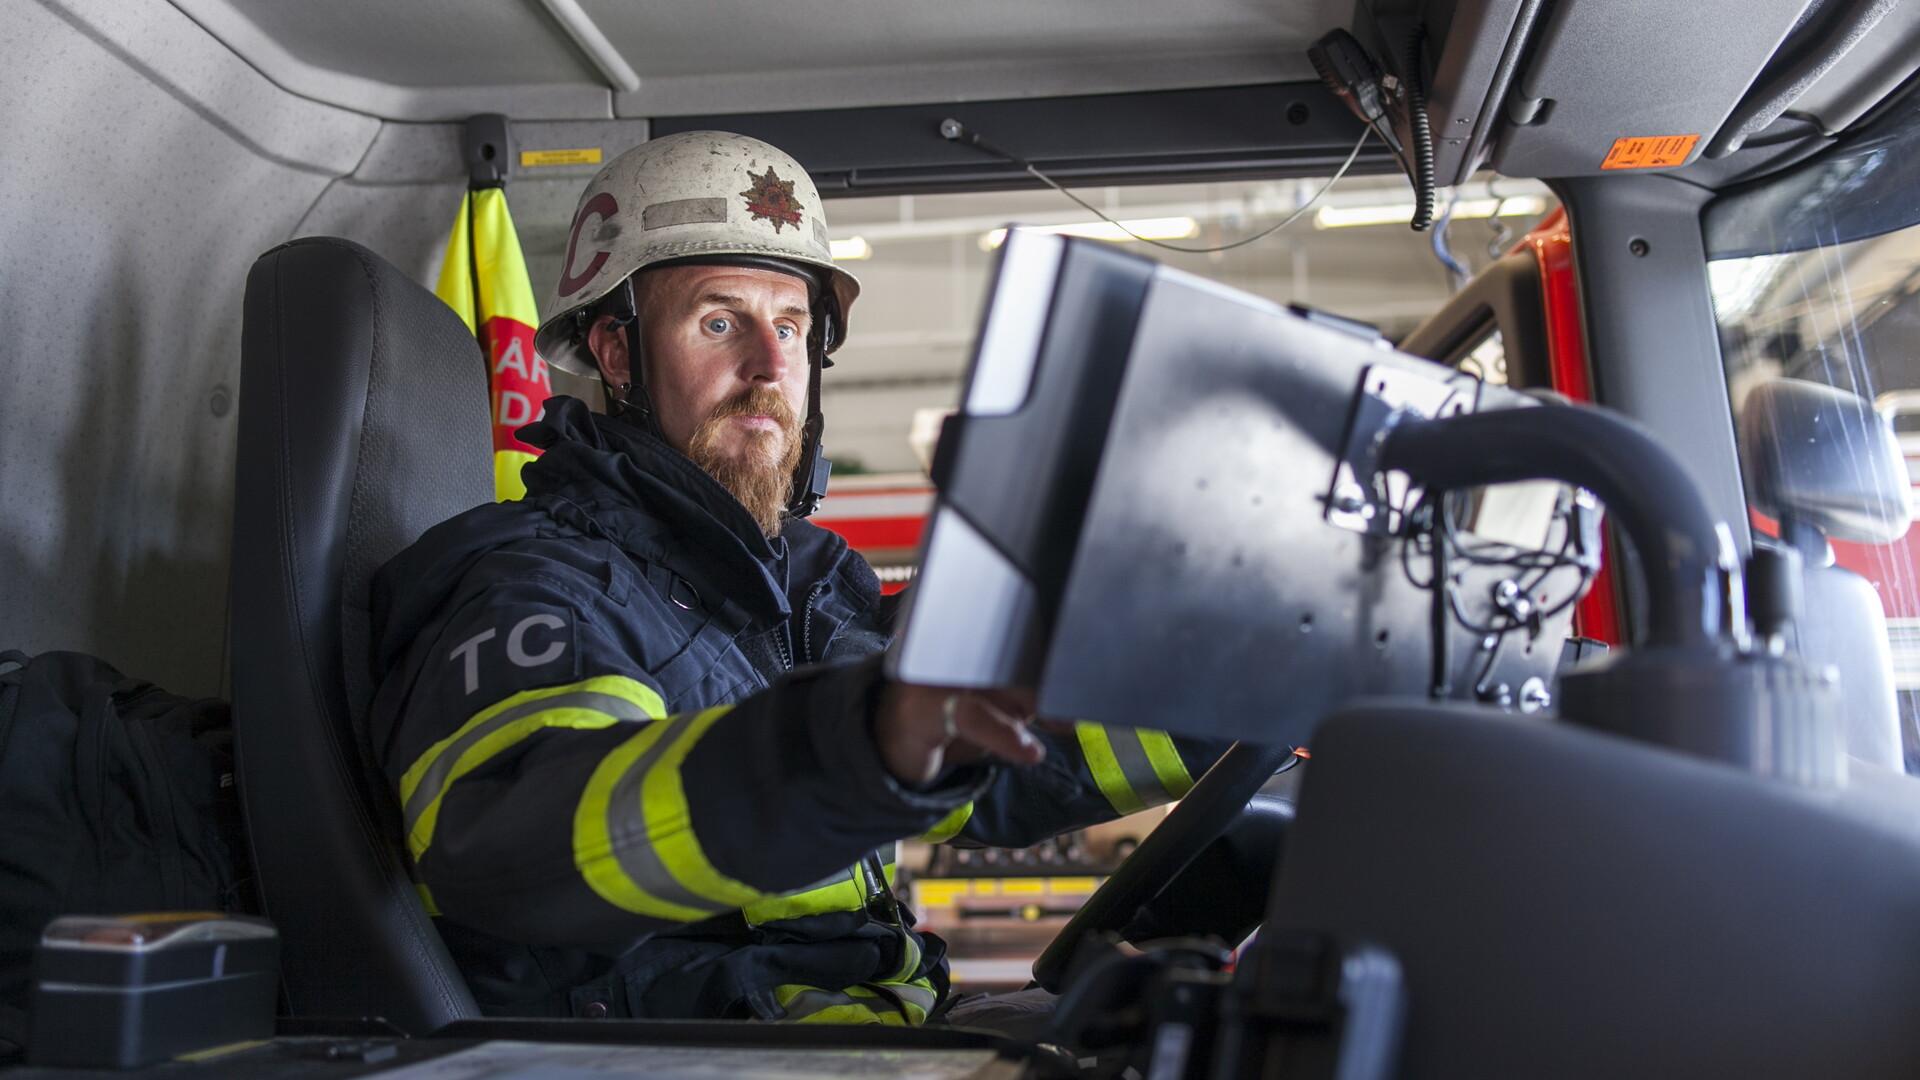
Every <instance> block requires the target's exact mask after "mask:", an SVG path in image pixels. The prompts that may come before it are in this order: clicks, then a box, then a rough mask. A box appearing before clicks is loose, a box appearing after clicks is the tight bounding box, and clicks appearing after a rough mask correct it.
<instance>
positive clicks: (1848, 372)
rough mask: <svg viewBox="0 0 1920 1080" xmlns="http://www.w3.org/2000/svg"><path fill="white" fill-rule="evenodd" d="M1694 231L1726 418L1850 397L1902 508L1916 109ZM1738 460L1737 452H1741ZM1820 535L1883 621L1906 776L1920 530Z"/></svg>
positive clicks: (1919, 613) (1865, 470) (1887, 119)
mask: <svg viewBox="0 0 1920 1080" xmlns="http://www.w3.org/2000/svg"><path fill="white" fill-rule="evenodd" d="M1706 235H1707V242H1708V250H1709V254H1710V259H1711V261H1710V262H1709V263H1708V267H1707V269H1708V275H1709V280H1710V285H1711V289H1712V293H1713V303H1714V309H1715V314H1716V316H1717V318H1718V320H1719V325H1720V340H1721V353H1722V356H1723V357H1724V359H1725V364H1726V374H1727V389H1728V394H1729V397H1730V398H1731V403H1732V406H1733V410H1734V414H1735V416H1736V417H1737V416H1739V415H1740V414H1741V410H1742V409H1743V408H1744V407H1745V406H1746V404H1747V402H1748V400H1749V398H1750V397H1751V395H1752V394H1753V393H1754V391H1755V390H1756V389H1757V388H1759V387H1761V386H1763V385H1766V384H1768V383H1770V382H1772V381H1773V380H1777V379H1782V378H1786V379H1800V380H1807V381H1811V382H1815V383H1819V384H1822V385H1824V386H1828V387H1834V388H1837V389H1840V390H1844V391H1847V392H1849V393H1851V394H1854V395H1858V397H1859V398H1861V399H1864V400H1865V401H1867V402H1870V403H1872V407H1873V408H1874V409H1875V410H1876V411H1877V412H1878V413H1879V414H1880V416H1881V418H1882V419H1883V420H1884V421H1885V422H1886V423H1887V425H1888V426H1889V427H1890V428H1891V431H1892V437H1893V439H1894V440H1895V442H1896V443H1897V445H1898V447H1899V452H1900V453H1901V454H1902V456H1904V458H1905V459H1906V468H1905V470H1904V474H1903V475H1902V474H1895V475H1896V480H1895V482H1896V483H1898V482H1899V481H1900V480H1902V479H1903V480H1904V481H1905V483H1906V485H1907V490H1906V491H1905V495H1906V496H1907V500H1908V504H1909V505H1910V506H1911V505H1913V492H1912V485H1913V483H1914V482H1915V481H1917V480H1920V102H1916V101H1914V100H1912V99H1910V100H1909V101H1908V102H1905V103H1902V104H1901V105H1899V106H1896V107H1895V109H1893V110H1891V111H1890V112H1889V114H1887V115H1885V116H1882V117H1881V118H1880V119H1879V120H1877V121H1876V122H1875V123H1874V124H1872V125H1870V126H1869V127H1868V128H1867V129H1866V131H1865V132H1864V133H1863V135H1862V137H1860V138H1858V139H1855V140H1852V141H1851V142H1850V144H1849V145H1846V146H1844V147H1842V148H1841V149H1840V150H1838V151H1836V152H1833V153H1830V154H1828V155H1826V156H1825V157H1823V158H1820V159H1816V160H1815V161H1813V162H1811V163H1809V164H1808V165H1805V166H1802V167H1800V168H1798V169H1796V170H1794V171H1792V172H1790V173H1788V174H1786V175H1784V176H1782V177H1779V178H1776V179H1770V180H1768V181H1765V182H1763V183H1761V184H1759V185H1757V186H1755V187H1752V188H1750V189H1748V190H1746V191H1742V192H1739V193H1736V194H1734V195H1731V196H1729V197H1726V198H1723V199H1722V200H1720V201H1719V202H1718V203H1716V204H1715V205H1714V206H1712V207H1710V208H1709V210H1708V212H1707V216H1706ZM1751 452H1752V451H1751V449H1750V448H1748V447H1744V446H1743V448H1742V453H1743V455H1745V454H1748V453H1751ZM1873 452H1874V451H1873V447H1871V446H1866V445H1863V446H1860V447H1858V448H1855V447H1854V446H1852V445H1848V446H1847V447H1846V448H1845V449H1844V450H1843V453H1857V454H1859V455H1861V456H1860V458H1859V460H1857V461H1855V462H1853V463H1852V464H1853V465H1854V466H1855V467H1854V468H1853V469H1852V470H1851V471H1852V472H1853V473H1854V475H1855V476H1856V477H1858V476H1861V475H1867V474H1870V473H1872V472H1873V465H1874V463H1873V462H1872V461H1870V460H1867V458H1866V456H1865V455H1868V454H1871V453H1873ZM1742 468H1743V469H1744V470H1746V471H1747V472H1748V473H1749V495H1751V494H1752V491H1751V488H1752V473H1753V471H1754V469H1755V463H1754V462H1752V461H1746V460H1743V461H1742ZM1753 526H1754V529H1755V531H1756V533H1764V534H1767V535H1775V536H1777V535H1778V529H1779V526H1778V523H1777V522H1775V521H1774V520H1773V519H1772V518H1770V517H1768V516H1766V515H1764V514H1761V513H1759V512H1758V510H1757V509H1756V510H1755V511H1754V512H1753ZM1831 539H1832V545H1831V546H1832V551H1833V558H1834V562H1835V564H1836V565H1837V566H1838V567H1839V568H1841V569H1843V570H1846V571H1850V572H1852V573H1853V574H1856V575H1858V576H1859V577H1860V578H1862V579H1864V580H1865V581H1866V582H1867V583H1868V584H1870V585H1871V587H1872V591H1873V593H1874V594H1875V595H1877V598H1878V601H1879V607H1880V610H1881V612H1882V613H1883V614H1884V615H1885V619H1886V624H1885V630H1884V638H1885V642H1886V647H1887V653H1888V655H1889V657H1890V660H1891V665H1892V680H1893V686H1894V689H1895V691H1896V694H1897V698H1898V703H1899V718H1898V722H1899V727H1900V734H1899V740H1898V745H1897V748H1896V749H1897V759H1896V761H1895V762H1894V763H1895V764H1900V765H1903V766H1904V767H1905V768H1906V770H1907V771H1908V772H1920V530H1910V531H1908V533H1907V534H1906V535H1905V536H1904V537H1902V538H1900V539H1898V540H1894V541H1892V542H1890V543H1861V542H1855V541H1854V540H1850V539H1846V538H1841V537H1838V536H1835V537H1832V538H1831ZM1814 599H1815V600H1817V599H1818V597H1815V598H1814ZM1874 644H1877V642H1876V643H1874ZM1843 681H1844V680H1843ZM1849 708H1850V709H1855V705H1854V702H1853V701H1852V699H1849ZM1855 711H1857V709H1855ZM1850 719H1851V717H1850ZM1850 748H1851V747H1850Z"/></svg>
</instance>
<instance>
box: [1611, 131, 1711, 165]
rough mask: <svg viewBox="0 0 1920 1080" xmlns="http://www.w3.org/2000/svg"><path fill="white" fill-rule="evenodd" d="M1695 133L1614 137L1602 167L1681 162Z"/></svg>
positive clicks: (1684, 159)
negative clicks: (1611, 147)
mask: <svg viewBox="0 0 1920 1080" xmlns="http://www.w3.org/2000/svg"><path fill="white" fill-rule="evenodd" d="M1699 141H1700V136H1698V135H1639V136H1628V137H1623V138H1618V139H1615V140H1613V149H1611V150H1609V151H1607V159H1606V160H1605V161H1602V162H1601V163H1600V167H1601V168H1603V169H1663V168H1666V167H1667V166H1669V165H1684V164H1686V161H1687V155H1688V154H1691V153H1693V144H1695V143H1697V142H1699Z"/></svg>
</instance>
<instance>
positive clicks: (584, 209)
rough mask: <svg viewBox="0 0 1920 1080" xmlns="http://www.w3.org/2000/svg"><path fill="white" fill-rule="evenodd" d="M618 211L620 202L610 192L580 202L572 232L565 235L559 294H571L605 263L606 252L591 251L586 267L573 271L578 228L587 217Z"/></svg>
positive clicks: (578, 240)
mask: <svg viewBox="0 0 1920 1080" xmlns="http://www.w3.org/2000/svg"><path fill="white" fill-rule="evenodd" d="M619 212H620V204H619V203H617V202H615V201H614V198H613V194H612V193H611V192H606V191H603V192H601V193H600V194H598V195H595V196H594V197H593V198H591V199H588V200H587V201H586V202H585V203H583V204H581V206H580V213H578V214H576V215H575V216H574V219H573V232H572V233H571V234H570V235H569V236H568V237H567V261H566V262H565V263H563V264H562V265H561V267H560V295H561V296H571V295H573V294H574V293H576V292H578V291H580V289H581V287H582V286H584V285H586V283H587V282H589V281H592V280H593V275H595V274H597V273H599V272H600V268H601V267H602V266H605V265H606V264H607V254H608V253H607V252H604V251H596V252H594V253H593V259H592V261H590V262H588V263H587V267H586V269H584V270H582V271H581V272H580V273H579V274H575V273H574V272H573V253H574V249H575V248H577V247H578V246H579V245H580V230H581V229H582V228H584V227H585V226H586V224H587V220H588V219H589V218H596V217H597V218H601V219H606V218H610V217H612V216H613V215H615V214H617V213H619Z"/></svg>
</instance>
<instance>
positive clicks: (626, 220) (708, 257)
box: [534, 131, 860, 517]
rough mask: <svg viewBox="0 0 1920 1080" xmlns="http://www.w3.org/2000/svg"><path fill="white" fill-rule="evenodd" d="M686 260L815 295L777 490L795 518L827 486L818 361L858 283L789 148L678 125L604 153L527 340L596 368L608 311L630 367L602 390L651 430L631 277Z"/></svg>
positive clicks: (823, 359) (553, 356) (835, 342)
mask: <svg viewBox="0 0 1920 1080" xmlns="http://www.w3.org/2000/svg"><path fill="white" fill-rule="evenodd" d="M689 263H706V264H715V263H719V264H728V265H743V266H751V267H759V268H762V269H770V270H777V271H781V272H784V273H789V274H793V275H795V276H797V277H800V278H803V279H804V280H805V281H806V282H807V286H808V296H809V297H810V299H811V303H812V306H813V329H812V332H811V333H810V334H809V338H808V343H807V352H808V359H809V368H810V371H809V372H808V388H807V417H806V422H805V425H804V427H803V428H802V444H801V446H802V449H801V456H800V464H799V465H798V467H797V468H796V469H795V472H794V479H793V486H792V493H791V495H790V497H789V498H788V501H787V512H788V513H789V514H790V515H792V516H794V517H805V516H807V515H808V514H810V513H812V512H813V510H814V508H815V507H816V506H818V505H819V502H820V498H821V496H823V495H825V494H826V490H827V474H828V471H829V465H828V462H827V459H826V456H825V455H824V454H823V453H822V452H821V449H820V435H821V431H822V430H823V428H824V427H825V420H824V418H823V417H822V416H821V414H820V371H821V369H822V368H824V367H827V366H829V365H830V364H831V363H832V361H831V360H829V359H828V355H829V354H831V353H832V352H833V351H834V349H836V348H838V347H839V345H840V343H841V342H842V341H845V340H846V326H847V312H848V310H849V309H851V308H852V307H853V301H854V298H855V297H857V296H859V295H860V282H859V281H858V280H856V279H855V278H854V276H853V275H852V274H849V273H847V272H846V271H845V270H842V269H840V268H839V267H837V266H835V265H834V264H833V250H832V247H831V246H830V245H829V244H828V241H827V219H826V216H825V215H824V214H823V213H822V212H821V207H820V192H819V191H818V190H817V189H815V188H814V186H813V178H812V177H810V176H808V175H807V171H806V170H805V169H803V168H801V167H800V163H799V162H797V161H795V160H794V159H793V158H792V157H790V156H788V155H787V154H785V153H783V152H781V151H780V150H778V149H775V148H774V147H772V146H769V145H768V144H766V143H763V142H761V141H760V140H759V139H753V138H749V137H747V136H745V135H734V134H731V133H728V132H724V131H687V132H681V133H679V134H677V135H668V136H665V137H664V138H660V139H655V140H653V141H651V142H646V143H642V144H640V145H639V146H636V147H634V148H633V149H631V150H629V151H627V152H626V153H624V154H621V155H620V156H619V157H617V158H614V159H613V160H612V161H611V162H609V163H608V164H607V166H606V167H605V168H603V169H601V170H600V172H599V173H598V174H596V175H595V176H594V178H593V182H592V183H590V184H588V185H587V189H586V190H585V191H584V192H582V193H581V194H580V205H579V207H578V208H577V209H575V210H574V213H573V227H572V229H571V230H570V231H569V232H568V235H567V255H566V260H565V262H563V263H562V264H561V267H560V280H559V282H558V283H556V284H555V286H554V291H553V295H552V298H551V299H549V300H548V301H547V307H546V316H545V317H544V318H542V319H541V320H540V329H539V331H538V332H537V333H536V334H535V335H534V347H535V348H536V349H537V350H538V351H539V353H540V355H541V356H542V357H544V358H545V359H546V361H547V362H548V363H549V364H552V365H553V366H554V367H557V368H559V369H561V370H562V371H567V372H571V373H573V374H576V375H584V376H588V377H596V376H598V375H599V374H600V368H599V365H598V364H597V363H596V362H595V360H594V357H593V353H592V351H591V350H590V349H589V348H588V347H587V330H588V328H589V327H590V326H591V325H592V323H593V321H594V318H595V317H596V315H597V314H599V313H603V312H604V313H607V314H612V315H614V316H615V317H616V319H617V320H618V321H619V322H620V323H621V324H622V325H624V326H626V327H627V333H628V350H629V353H630V354H631V355H632V357H633V366H634V372H633V383H632V384H631V385H630V386H629V387H628V388H626V390H625V391H624V393H623V394H622V395H620V396H616V395H615V393H614V391H613V389H612V388H609V389H608V401H609V406H610V408H613V409H614V410H616V411H622V410H624V411H629V412H631V413H633V414H635V415H633V416H632V417H631V418H632V419H634V420H636V421H637V422H639V423H640V424H641V425H642V426H644V427H647V428H649V429H651V430H653V431H654V432H655V433H656V434H658V432H659V427H658V418H657V417H655V416H654V415H653V413H652V404H651V399H650V397H649V395H648V393H647V386H646V382H647V379H646V358H645V356H644V353H643V351H642V350H641V348H640V343H641V338H640V335H639V332H638V327H637V324H636V323H635V319H636V317H637V314H638V313H637V312H636V311H635V310H634V305H633V289H632V284H631V282H632V279H633V276H634V275H635V274H637V273H639V272H640V271H642V270H645V269H648V268H649V267H656V266H666V265H685V264H689Z"/></svg>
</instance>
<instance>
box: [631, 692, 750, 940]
mask: <svg viewBox="0 0 1920 1080" xmlns="http://www.w3.org/2000/svg"><path fill="white" fill-rule="evenodd" d="M699 716H700V714H699V713H683V714H681V715H680V716H677V717H674V718H673V719H671V720H658V721H655V723H661V724H667V725H669V726H668V728H667V730H666V731H665V732H663V733H661V735H660V737H659V738H658V739H655V740H654V741H653V745H652V746H649V747H647V751H646V753H644V754H641V755H640V757H639V758H638V759H636V760H635V761H634V763H633V764H632V765H629V766H627V771H626V772H624V773H622V774H621V776H620V779H619V780H617V781H615V782H614V785H613V791H612V792H611V793H609V794H608V796H607V836H608V837H609V838H610V839H611V840H612V842H613V854H614V858H616V859H618V860H620V868H621V869H622V870H625V871H626V872H627V877H629V878H631V879H633V882H634V884H636V885H638V886H640V887H641V888H642V889H644V890H646V891H647V892H648V893H650V894H651V895H653V896H654V897H657V898H658V899H661V900H665V901H667V902H668V903H670V904H680V905H682V906H684V907H690V908H694V909H695V910H698V911H718V910H720V909H721V908H723V907H725V906H726V905H725V904H721V903H718V902H716V901H714V900H711V899H709V898H707V897H704V896H700V895H698V894H697V893H694V892H692V891H690V890H688V889H687V887H686V886H684V885H682V884H680V879H679V878H676V877H674V876H673V873H672V872H671V871H669V870H668V869H667V864H666V863H664V862H662V861H661V860H660V853H659V852H658V851H655V850H654V847H653V838H652V837H650V836H648V835H647V817H646V811H645V808H644V807H643V806H642V805H641V802H640V785H641V784H642V783H643V782H645V780H646V778H647V772H648V770H650V769H652V768H653V764H654V762H656V761H659V760H660V758H661V757H662V756H663V755H665V754H666V752H667V750H668V749H669V748H670V747H672V746H673V744H674V743H675V742H676V741H678V740H679V738H680V736H681V734H682V733H684V732H685V731H686V730H687V725H689V724H691V723H693V722H694V720H696V719H698V718H699Z"/></svg>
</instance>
